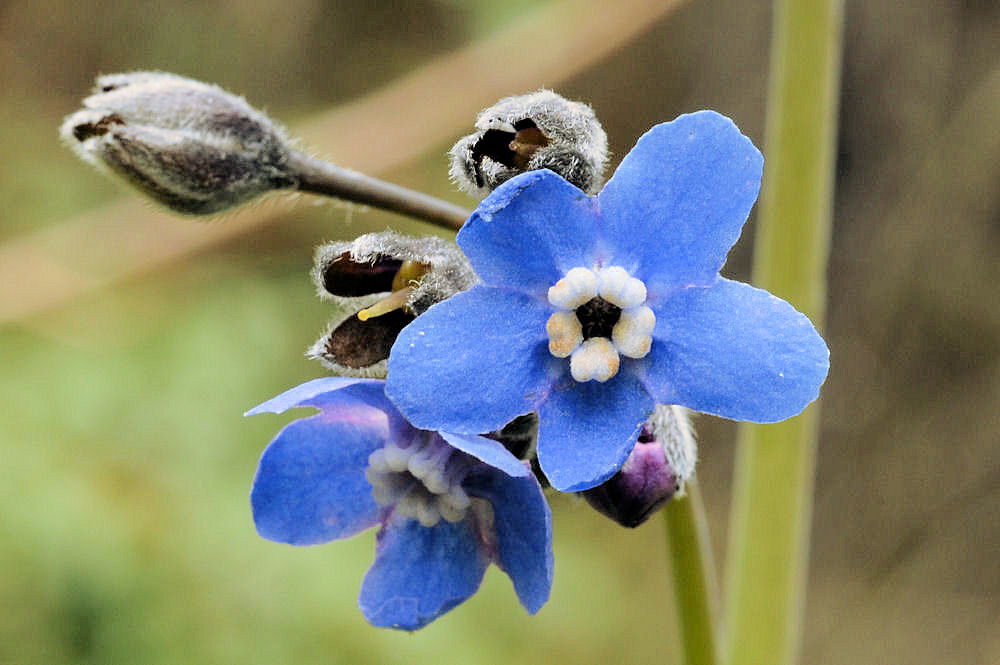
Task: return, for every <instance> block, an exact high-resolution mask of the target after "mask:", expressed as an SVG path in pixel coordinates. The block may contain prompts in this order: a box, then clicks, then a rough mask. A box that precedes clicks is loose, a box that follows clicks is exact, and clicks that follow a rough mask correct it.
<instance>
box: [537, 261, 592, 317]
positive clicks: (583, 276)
mask: <svg viewBox="0 0 1000 665" xmlns="http://www.w3.org/2000/svg"><path fill="white" fill-rule="evenodd" d="M596 295H597V275H595V274H594V271H592V270H588V269H587V268H573V269H572V270H570V271H569V272H568V273H566V276H565V277H563V278H562V279H560V280H559V281H558V282H556V283H555V285H553V286H551V287H549V302H550V303H552V304H553V305H555V306H556V307H559V308H560V309H576V308H577V307H579V306H580V305H582V304H583V303H585V302H587V301H588V300H590V299H591V298H593V297H594V296H596Z"/></svg>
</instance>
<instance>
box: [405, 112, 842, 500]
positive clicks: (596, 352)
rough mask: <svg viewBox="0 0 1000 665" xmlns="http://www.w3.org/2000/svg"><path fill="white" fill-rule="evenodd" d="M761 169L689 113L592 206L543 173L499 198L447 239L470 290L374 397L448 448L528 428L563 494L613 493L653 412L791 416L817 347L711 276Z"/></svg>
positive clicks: (822, 351)
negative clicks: (667, 407) (468, 272)
mask: <svg viewBox="0 0 1000 665" xmlns="http://www.w3.org/2000/svg"><path fill="white" fill-rule="evenodd" d="M762 165H763V157H762V156H761V154H760V152H759V151H758V150H757V149H756V148H755V147H754V146H753V144H752V143H751V142H750V140H749V139H748V138H746V137H745V136H743V135H742V134H741V133H740V131H739V129H738V128H737V127H736V125H734V124H733V122H732V121H731V120H729V119H728V118H726V117H724V116H721V115H719V114H717V113H715V112H712V111H700V112H698V113H692V114H689V115H683V116H681V117H679V118H677V119H676V120H674V121H673V122H669V123H665V124H661V125H657V126H656V127H654V128H653V129H651V130H650V131H649V132H647V133H646V134H645V135H644V136H643V137H642V138H640V139H639V141H638V143H637V144H636V146H635V147H634V148H633V149H632V151H631V152H630V153H629V154H628V155H626V157H625V159H624V160H623V161H622V163H621V165H620V166H619V167H618V170H617V171H616V172H615V174H614V176H613V177H612V178H611V180H610V181H608V183H607V184H606V185H605V187H604V189H603V190H602V191H601V192H600V194H598V195H597V196H596V197H590V196H587V195H585V194H584V193H583V192H581V191H580V190H579V189H577V188H575V187H573V186H572V185H570V184H569V183H567V182H566V181H565V180H563V179H562V178H560V177H559V176H557V175H556V174H554V173H552V172H550V171H544V170H543V171H532V172H528V173H524V174H521V175H519V176H517V177H515V178H513V179H511V180H509V181H508V182H507V183H505V184H504V185H502V186H501V187H499V188H498V189H497V190H495V191H494V192H493V193H492V194H491V195H490V196H489V197H487V198H486V199H485V200H484V201H483V202H482V203H481V204H480V205H479V207H478V208H477V209H476V210H475V212H473V214H472V216H471V217H470V218H469V220H468V221H467V222H466V224H465V226H464V228H463V229H462V230H461V231H460V232H459V234H458V244H459V246H460V247H461V248H462V250H463V251H464V252H465V253H466V255H467V256H468V258H469V260H470V262H471V263H472V266H473V268H474V269H475V271H476V273H477V275H478V276H479V277H480V279H482V284H479V285H477V286H474V287H473V288H471V289H470V290H468V291H465V292H463V293H459V294H457V295H455V296H453V297H452V298H450V299H448V300H446V301H444V302H442V303H440V304H437V305H435V306H433V307H431V308H430V309H429V310H428V311H427V312H426V313H424V314H423V315H421V316H420V317H418V318H417V319H416V320H415V321H414V322H413V323H411V324H410V325H409V326H407V327H406V328H405V329H403V331H402V333H401V334H400V335H399V337H398V338H397V340H396V343H395V345H394V346H393V348H392V352H391V355H390V357H389V364H388V370H389V374H388V383H387V385H386V394H387V395H388V396H389V398H390V399H392V401H393V402H394V403H395V404H396V406H397V407H399V409H400V411H401V412H402V413H403V414H404V415H405V416H406V417H407V418H408V419H409V420H410V422H412V423H413V424H414V425H415V426H417V427H422V428H428V429H444V430H448V431H450V432H463V433H473V432H488V431H493V430H495V429H497V428H499V427H500V426H502V425H503V424H504V423H506V422H508V421H510V420H511V419H512V418H514V417H515V416H517V415H519V414H523V413H527V412H532V411H535V412H537V413H538V416H539V432H538V461H539V463H540V465H541V467H542V470H543V471H544V472H545V475H546V476H547V477H548V479H549V480H550V481H551V483H552V485H553V486H554V487H555V488H557V489H560V490H564V491H577V490H584V489H588V488H590V487H594V486H595V485H598V484H600V483H601V482H602V481H604V480H606V479H607V478H609V477H610V476H611V475H613V474H614V473H615V472H616V471H617V470H618V469H619V468H620V467H621V465H622V463H623V462H624V461H625V459H626V457H628V454H629V452H630V451H631V450H632V448H633V446H634V445H635V442H636V439H637V437H638V435H639V432H640V430H641V428H642V425H643V423H644V422H645V421H646V419H647V418H648V417H649V415H650V414H651V413H652V411H653V408H654V405H655V404H678V405H682V406H686V407H688V408H691V409H693V410H696V411H703V412H706V413H711V414H715V415H719V416H723V417H726V418H732V419H735V420H749V421H753V422H776V421H779V420H783V419H785V418H788V417H790V416H793V415H795V414H797V413H799V412H800V411H802V409H804V408H805V407H806V405H807V404H809V402H811V401H813V400H814V399H816V397H817V395H818V394H819V387H820V385H821V384H822V383H823V380H824V379H825V377H826V373H827V370H828V367H829V352H828V350H827V348H826V344H825V343H824V342H823V340H822V338H820V336H819V335H818V333H817V332H816V330H815V329H814V328H813V326H812V324H811V323H810V322H809V320H808V319H807V318H806V317H805V316H803V315H802V314H800V313H799V312H797V311H795V309H794V308H793V307H792V306H791V305H789V304H788V303H786V302H785V301H783V300H780V299H779V298H776V297H775V296H773V295H771V294H770V293H767V292H766V291H762V290H760V289H756V288H753V287H751V286H749V285H747V284H742V283H739V282H734V281H730V280H728V279H725V278H723V277H721V276H720V275H719V270H720V269H721V268H722V265H723V264H724V263H725V259H726V254H727V252H728V251H729V248H730V247H731V246H732V245H733V243H735V242H736V240H737V239H738V238H739V235H740V230H741V229H742V227H743V224H744V222H745V221H746V219H747V215H748V214H749V213H750V209H751V208H752V207H753V204H754V201H755V200H756V199H757V193H758V190H759V188H760V177H761V169H762Z"/></svg>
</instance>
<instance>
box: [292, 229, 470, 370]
mask: <svg viewBox="0 0 1000 665" xmlns="http://www.w3.org/2000/svg"><path fill="white" fill-rule="evenodd" d="M312 277H313V282H315V284H316V290H317V293H319V296H320V298H323V299H324V300H330V301H332V302H334V303H336V304H338V305H341V306H342V310H343V311H342V312H341V314H339V315H338V316H337V317H336V318H335V319H334V320H333V321H332V322H331V323H330V325H329V326H328V327H327V330H326V332H324V333H323V335H322V336H321V337H320V338H319V339H318V340H317V341H316V343H315V344H313V345H312V347H310V348H309V350H308V351H307V352H306V355H307V356H309V357H310V358H313V359H316V360H319V361H320V363H321V364H322V365H323V366H324V367H326V368H328V369H330V370H333V371H334V372H335V373H337V374H339V375H342V376H361V377H367V378H371V377H376V378H384V377H385V364H386V362H385V361H386V359H387V358H388V357H389V349H390V348H392V343H393V342H395V341H396V335H398V334H399V331H400V330H402V329H403V328H404V327H405V326H406V325H407V324H408V323H410V322H411V321H413V319H414V318H415V317H416V316H417V315H419V314H422V313H423V312H424V311H426V310H427V308H428V307H430V306H431V305H433V304H434V303H436V302H440V301H441V300H444V299H445V298H447V297H449V296H451V295H454V294H455V293H458V292H459V291H462V290H465V289H467V288H469V287H470V286H472V284H474V283H475V281H476V276H475V274H474V273H473V272H472V267H471V266H470V265H469V262H468V260H467V259H466V258H465V256H464V255H463V254H462V252H461V251H459V249H458V247H456V246H455V245H454V243H451V242H446V241H444V240H442V239H440V238H435V237H424V238H414V237H411V236H404V235H401V234H399V233H394V232H392V231H384V232H381V233H366V234H364V235H362V236H360V237H358V238H357V239H355V240H354V241H351V242H343V241H337V242H331V243H327V244H325V245H322V246H320V247H319V248H318V249H317V250H316V260H315V266H314V268H313V271H312Z"/></svg>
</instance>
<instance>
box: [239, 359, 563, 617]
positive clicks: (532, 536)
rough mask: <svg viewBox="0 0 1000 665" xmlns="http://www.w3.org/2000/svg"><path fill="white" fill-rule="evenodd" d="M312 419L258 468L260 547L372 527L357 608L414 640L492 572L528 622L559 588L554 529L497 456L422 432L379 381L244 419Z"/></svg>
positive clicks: (531, 483)
mask: <svg viewBox="0 0 1000 665" xmlns="http://www.w3.org/2000/svg"><path fill="white" fill-rule="evenodd" d="M297 406H311V407H315V408H317V409H319V413H318V414H316V415H314V416H312V417H309V418H303V419H301V420H296V421H294V422H292V423H291V424H289V425H288V426H287V427H285V428H284V429H283V430H281V432H279V433H278V435H277V436H276V437H275V438H274V440H273V441H272V442H271V444H270V445H269V446H268V447H267V449H266V450H265V451H264V454H263V455H262V456H261V460H260V466H259V467H258V469H257V476H256V478H255V479H254V484H253V491H252V492H251V496H250V500H251V504H252V506H253V516H254V522H255V523H256V525H257V531H258V533H260V535H261V536H263V537H264V538H267V539H270V540H275V541H278V542H281V543H290V544H292V545H312V544H317V543H325V542H328V541H330V540H335V539H338V538H347V537H349V536H353V535H355V534H357V533H358V532H360V531H362V530H364V529H367V528H369V527H371V526H375V525H376V524H381V525H382V528H381V530H380V531H379V533H378V539H377V546H376V549H375V563H374V564H372V567H371V569H370V570H369V571H368V573H367V575H365V579H364V582H363V583H362V586H361V597H360V599H359V601H358V603H359V605H360V606H361V610H362V612H363V613H364V615H365V618H367V619H368V621H370V622H371V623H372V624H374V625H376V626H388V627H393V628H402V629H405V630H416V629H417V628H421V627H423V626H425V625H427V624H428V623H429V622H431V621H433V620H434V619H435V618H437V617H438V616H440V615H441V614H443V613H445V612H447V611H448V610H450V609H451V608H453V607H455V606H456V605H458V604H459V603H461V602H462V601H464V600H465V599H466V598H468V597H469V596H471V595H472V594H473V593H475V592H476V589H478V588H479V585H480V583H481V582H482V579H483V574H484V573H485V572H486V568H487V566H488V565H489V563H490V562H491V561H492V562H495V563H496V564H497V565H498V566H499V567H500V568H502V569H503V570H504V571H506V573H507V574H508V575H509V576H510V578H511V580H512V581H513V583H514V589H515V591H516V592H517V595H518V598H519V599H520V601H521V604H522V605H524V607H525V608H526V609H527V610H528V611H529V612H531V613H532V614H534V613H535V612H537V611H538V610H539V609H540V608H541V606H542V605H543V604H544V603H545V601H546V600H547V599H548V597H549V590H550V589H551V586H552V521H551V513H550V512H549V507H548V505H547V504H546V502H545V498H544V496H543V495H542V490H541V487H539V485H538V481H537V480H536V479H535V477H534V476H533V475H532V474H531V472H530V470H529V468H528V466H527V465H526V464H525V463H523V462H521V461H519V460H518V459H517V458H516V457H514V456H513V455H512V454H511V453H509V452H508V451H507V450H506V449H505V448H504V447H503V445H501V444H500V443H499V442H497V441H494V440H492V439H487V438H484V437H481V436H465V435H461V434H449V433H444V432H428V431H423V430H418V429H415V428H414V427H413V426H412V425H410V424H409V423H408V422H406V420H405V419H404V418H403V417H402V416H401V415H400V414H399V412H398V411H397V410H396V409H395V407H393V405H392V404H391V403H390V402H389V401H388V400H387V399H386V398H385V394H384V383H383V382H382V381H376V380H371V379H354V378H337V377H331V378H325V379H315V380H313V381H309V382H307V383H304V384H302V385H300V386H297V387H295V388H292V389H291V390H289V391H287V392H285V393H282V394H281V395H278V396H277V397H274V398H273V399H270V400H268V401H266V402H264V403H263V404H261V405H259V406H257V407H256V408H254V409H252V410H250V411H249V412H247V415H254V414H257V413H263V412H271V413H281V412H283V411H285V410H287V409H290V408H292V407H297Z"/></svg>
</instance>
